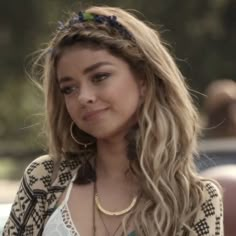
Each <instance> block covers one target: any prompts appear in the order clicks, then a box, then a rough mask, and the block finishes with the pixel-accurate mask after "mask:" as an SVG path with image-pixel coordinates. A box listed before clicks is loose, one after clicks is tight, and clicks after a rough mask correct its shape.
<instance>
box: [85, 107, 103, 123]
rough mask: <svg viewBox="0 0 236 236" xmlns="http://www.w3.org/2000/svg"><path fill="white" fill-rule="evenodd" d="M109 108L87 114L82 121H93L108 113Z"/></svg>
mask: <svg viewBox="0 0 236 236" xmlns="http://www.w3.org/2000/svg"><path fill="white" fill-rule="evenodd" d="M107 109H108V108H103V109H97V110H93V111H89V112H86V113H85V114H84V115H83V116H82V119H83V120H85V121H89V120H93V119H95V118H96V117H97V116H98V115H100V114H101V113H102V112H104V111H106V110H107Z"/></svg>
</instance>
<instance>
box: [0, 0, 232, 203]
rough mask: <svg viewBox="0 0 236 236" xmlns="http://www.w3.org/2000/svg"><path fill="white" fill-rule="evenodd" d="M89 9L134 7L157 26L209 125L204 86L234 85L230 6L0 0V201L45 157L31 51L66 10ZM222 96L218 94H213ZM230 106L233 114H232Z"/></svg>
mask: <svg viewBox="0 0 236 236" xmlns="http://www.w3.org/2000/svg"><path fill="white" fill-rule="evenodd" d="M91 4H95V5H110V6H120V7H123V8H128V9H136V10H138V11H140V12H141V13H142V14H139V13H138V15H139V17H141V18H142V19H144V20H146V21H151V22H153V23H155V24H156V25H157V28H158V29H159V30H160V32H161V35H162V38H163V40H164V41H166V42H168V43H169V44H170V46H169V48H170V50H171V52H172V54H173V55H175V58H176V62H177V63H178V65H179V67H180V69H181V71H182V72H183V74H184V76H185V77H186V80H187V82H188V84H189V85H190V87H191V89H192V90H194V91H197V92H194V91H193V92H192V94H193V98H194V101H195V102H196V104H197V106H198V108H199V110H200V111H201V114H202V117H203V121H204V122H205V123H206V126H207V122H208V121H207V117H208V115H207V114H206V112H208V111H209V110H208V108H209V106H211V105H209V104H208V103H207V102H206V98H207V97H206V96H205V95H204V94H206V93H208V92H209V91H208V90H207V88H208V86H209V85H210V84H212V83H213V82H214V81H216V80H227V81H228V80H230V81H231V80H232V81H233V83H234V82H235V79H236V66H235V63H236V47H235V42H236V1H235V0H197V1H196V0H180V1H176V0H148V1H147V0H146V1H145V0H119V1H118V0H117V1H116V0H113V1H105V0H104V1H77V0H67V1H66V0H57V1H53V0H51V1H48V0H40V1H36V0H21V1H16V0H15V1H13V0H8V1H3V0H0V12H1V14H0V57H1V58H0V76H1V80H0V81H1V83H0V180H1V181H0V187H3V188H4V186H7V191H6V192H5V194H6V196H5V195H4V196H0V202H4V201H12V198H11V197H9V196H12V194H11V193H15V186H16V185H17V184H18V181H19V179H20V177H21V176H22V174H23V171H24V169H25V167H26V166H27V165H28V164H29V162H31V161H32V160H33V159H34V158H36V157H37V156H39V155H40V154H42V153H44V152H46V149H45V140H44V138H43V134H42V132H41V126H42V121H43V116H42V111H43V97H42V94H41V92H40V91H39V89H37V88H36V86H35V85H34V84H33V82H32V81H31V80H30V76H29V72H30V63H31V62H32V60H33V57H34V54H33V53H34V52H35V51H36V50H38V49H40V48H42V47H43V45H44V43H47V41H48V40H49V39H50V38H51V34H52V32H53V31H54V30H55V29H56V27H57V21H59V20H61V19H64V17H65V15H66V13H67V12H68V11H69V10H75V11H78V10H79V9H81V8H80V7H81V6H88V5H91ZM218 87H219V86H218ZM228 87H232V85H230V86H228ZM213 91H216V89H213ZM235 92H236V89H235ZM223 93H224V92H223ZM226 94H227V92H226ZM221 96H222V92H219V93H218V94H217V93H216V94H215V98H216V97H218V98H219V97H221ZM232 96H234V95H232ZM232 96H231V97H232ZM226 97H227V96H226ZM228 97H229V96H228ZM215 98H214V97H213V101H216V99H215ZM224 98H225V96H224ZM235 98H236V96H235ZM226 100H227V99H223V101H224V102H223V103H224V104H225V101H226ZM231 100H232V99H231ZM231 100H230V101H231ZM233 101H234V103H233V104H234V108H232V107H231V110H230V111H232V109H233V114H236V113H235V109H236V108H235V104H236V103H235V100H233ZM216 104H221V102H219V101H218V100H217V102H216ZM231 113H232V112H231ZM221 114H226V111H225V110H224V112H223V113H222V112H221ZM231 116H232V114H231ZM213 117H214V115H213ZM235 117H236V116H234V119H235V120H236V118H235ZM222 119H223V120H225V117H223V118H222ZM220 121H221V120H220ZM216 126H217V124H216ZM235 127H236V126H235ZM206 130H207V129H206ZM224 130H225V129H224ZM230 130H233V128H232V126H231V128H230ZM235 133H236V128H235ZM230 136H231V137H232V136H234V134H232V135H230ZM204 137H205V136H204ZM206 137H207V135H206ZM234 144H235V145H234ZM234 144H231V145H230V147H232V146H236V143H234ZM203 146H204V145H203ZM218 146H219V145H218ZM223 146H224V147H225V145H223ZM205 147H209V145H205ZM227 150H228V149H227ZM15 181H16V182H15ZM9 194H10V195H9Z"/></svg>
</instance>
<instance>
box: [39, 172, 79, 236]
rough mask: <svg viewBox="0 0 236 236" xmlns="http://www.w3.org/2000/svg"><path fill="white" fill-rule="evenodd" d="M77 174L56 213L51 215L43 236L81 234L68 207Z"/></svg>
mask: <svg viewBox="0 0 236 236" xmlns="http://www.w3.org/2000/svg"><path fill="white" fill-rule="evenodd" d="M75 177H76V176H74V177H73V178H72V180H71V182H70V184H69V186H68V188H67V190H66V195H65V198H64V199H63V201H62V202H61V203H60V205H59V206H58V207H57V209H56V210H55V211H54V213H53V214H52V215H51V216H50V218H49V220H48V222H47V223H46V225H45V227H44V232H43V236H51V235H53V236H56V235H58V236H59V235H63V236H64V235H65V236H80V234H79V232H78V231H77V230H76V227H75V225H74V223H73V220H72V218H71V214H70V210H69V208H68V201H69V198H70V194H71V190H72V187H73V182H74V179H75Z"/></svg>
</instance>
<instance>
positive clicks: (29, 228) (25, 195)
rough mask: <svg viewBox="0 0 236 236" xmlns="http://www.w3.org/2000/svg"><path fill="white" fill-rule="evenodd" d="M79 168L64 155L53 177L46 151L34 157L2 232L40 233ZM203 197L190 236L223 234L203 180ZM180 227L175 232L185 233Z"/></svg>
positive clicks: (217, 205) (213, 191)
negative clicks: (53, 177)
mask: <svg viewBox="0 0 236 236" xmlns="http://www.w3.org/2000/svg"><path fill="white" fill-rule="evenodd" d="M78 168H79V161H78V160H65V159H63V160H62V161H61V162H60V165H59V166H58V173H57V176H56V179H55V180H54V181H52V175H53V169H54V161H53V160H52V158H50V157H49V156H48V155H46V156H41V157H39V158H38V159H36V160H35V161H33V162H32V163H31V164H30V165H29V166H28V167H27V168H26V170H25V173H24V176H23V178H22V181H21V184H20V187H19V190H18V192H17V194H16V198H15V201H14V203H13V205H12V209H11V213H10V217H9V219H8V221H7V223H6V225H5V227H4V230H3V236H14V235H15V236H40V235H42V232H43V229H44V224H45V222H46V221H47V219H48V218H49V217H50V215H51V214H52V212H53V211H54V210H55V207H56V204H57V202H58V200H59V199H60V197H61V196H62V193H63V192H64V191H65V189H66V187H67V186H68V184H69V183H70V182H71V180H72V177H73V176H74V175H75V174H76V173H77V171H78ZM204 187H205V189H204V191H205V197H204V201H203V203H202V204H201V209H200V211H199V212H198V214H197V216H196V218H195V220H194V222H193V225H192V226H191V229H192V230H193V232H194V233H191V234H190V235H189V236H223V235H224V233H223V206H222V198H221V194H220V192H219V190H218V188H217V187H216V186H215V185H214V184H213V183H211V182H209V181H207V182H206V183H205V186H204ZM184 231H185V230H183V228H182V230H181V232H180V233H179V234H178V235H181V236H182V235H188V234H185V233H184Z"/></svg>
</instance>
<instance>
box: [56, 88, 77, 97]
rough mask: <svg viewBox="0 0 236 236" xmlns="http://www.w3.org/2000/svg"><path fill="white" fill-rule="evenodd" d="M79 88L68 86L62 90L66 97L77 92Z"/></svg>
mask: <svg viewBox="0 0 236 236" xmlns="http://www.w3.org/2000/svg"><path fill="white" fill-rule="evenodd" d="M76 89H77V87H76V86H66V87H64V88H61V89H60V90H61V93H62V94H64V95H69V94H71V93H73V92H74V91H76Z"/></svg>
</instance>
